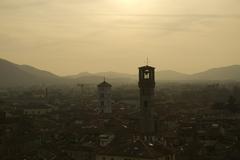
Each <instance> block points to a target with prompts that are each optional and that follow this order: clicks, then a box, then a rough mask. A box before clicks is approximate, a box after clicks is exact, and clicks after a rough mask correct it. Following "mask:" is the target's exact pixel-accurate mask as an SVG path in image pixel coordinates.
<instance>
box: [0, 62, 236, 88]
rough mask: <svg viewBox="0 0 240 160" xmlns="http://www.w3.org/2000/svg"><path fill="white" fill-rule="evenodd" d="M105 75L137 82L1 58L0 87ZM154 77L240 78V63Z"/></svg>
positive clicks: (91, 79)
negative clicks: (63, 73) (64, 72)
mask: <svg viewBox="0 0 240 160" xmlns="http://www.w3.org/2000/svg"><path fill="white" fill-rule="evenodd" d="M103 77H106V78H107V80H108V81H109V82H110V83H113V84H130V83H136V82H137V78H138V76H137V75H132V74H126V73H117V72H100V73H88V72H82V73H79V74H77V75H70V76H64V77H62V76H58V75H56V74H53V73H50V72H48V71H44V70H40V69H37V68H35V67H32V66H29V65H18V64H14V63H12V62H9V61H7V60H4V59H0V87H15V86H32V85H42V84H45V85H53V84H78V83H88V84H97V83H100V82H101V81H103ZM156 81H240V65H232V66H226V67H219V68H213V69H209V70H207V71H204V72H200V73H195V74H184V73H179V72H176V71H171V70H164V71H156Z"/></svg>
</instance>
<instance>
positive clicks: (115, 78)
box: [65, 72, 136, 84]
mask: <svg viewBox="0 0 240 160" xmlns="http://www.w3.org/2000/svg"><path fill="white" fill-rule="evenodd" d="M65 78H67V79H72V80H74V81H76V82H81V83H92V84H96V83H99V82H102V81H103V80H104V78H105V79H106V80H107V81H108V82H110V83H113V84H121V83H124V84H126V83H133V82H135V81H136V75H131V74H126V73H117V72H100V73H89V72H82V73H79V74H77V75H71V76H67V77H65Z"/></svg>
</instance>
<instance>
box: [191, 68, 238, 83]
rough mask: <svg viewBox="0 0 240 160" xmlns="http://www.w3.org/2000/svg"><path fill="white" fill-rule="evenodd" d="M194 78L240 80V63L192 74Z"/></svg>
mask: <svg viewBox="0 0 240 160" xmlns="http://www.w3.org/2000/svg"><path fill="white" fill-rule="evenodd" d="M191 79H193V80H195V79H196V80H221V81H229V80H230V81H240V65H232V66H227V67H221V68H213V69H209V70H207V71H204V72H200V73H196V74H193V75H191Z"/></svg>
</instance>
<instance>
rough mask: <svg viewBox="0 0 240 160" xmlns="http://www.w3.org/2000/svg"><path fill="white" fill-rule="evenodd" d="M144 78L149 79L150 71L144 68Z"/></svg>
mask: <svg viewBox="0 0 240 160" xmlns="http://www.w3.org/2000/svg"><path fill="white" fill-rule="evenodd" d="M144 79H150V72H149V70H146V71H145V72H144Z"/></svg>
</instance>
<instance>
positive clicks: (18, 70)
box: [0, 59, 61, 87]
mask: <svg viewBox="0 0 240 160" xmlns="http://www.w3.org/2000/svg"><path fill="white" fill-rule="evenodd" d="M0 77H1V78H0V86H1V87H11V86H31V85H41V84H49V83H52V84H54V83H58V82H59V80H60V79H61V78H60V77H58V76H56V75H54V74H52V73H50V72H47V71H42V70H39V69H36V68H34V67H31V66H27V65H18V64H14V63H11V62H9V61H7V60H4V59H0Z"/></svg>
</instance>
